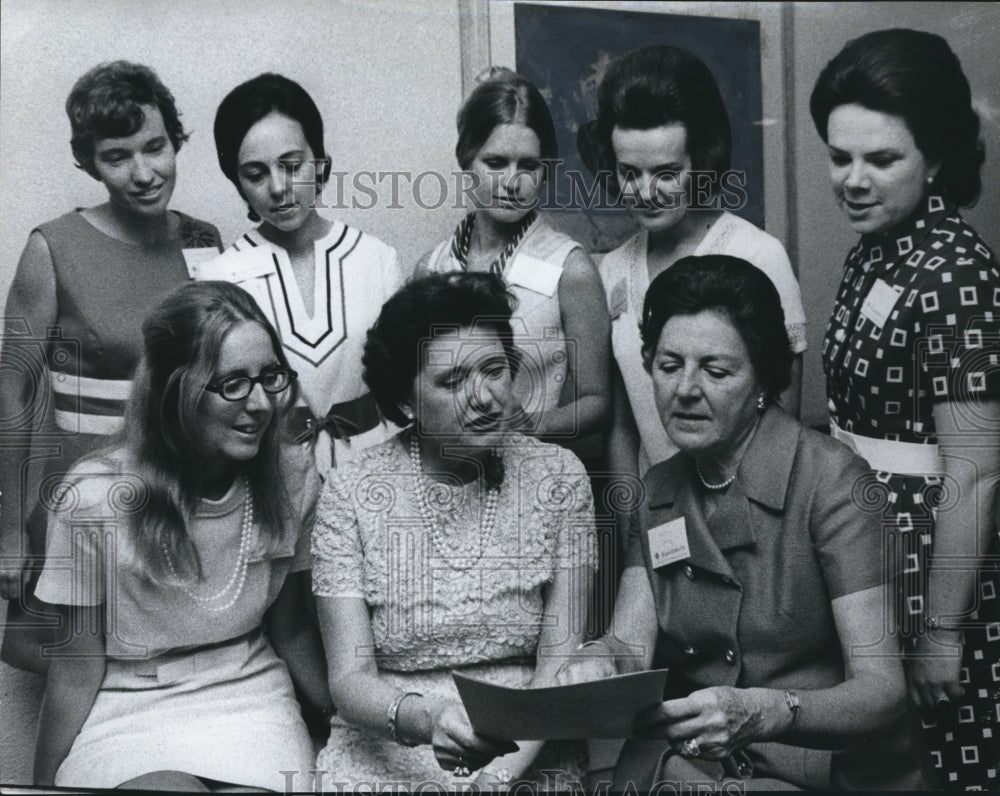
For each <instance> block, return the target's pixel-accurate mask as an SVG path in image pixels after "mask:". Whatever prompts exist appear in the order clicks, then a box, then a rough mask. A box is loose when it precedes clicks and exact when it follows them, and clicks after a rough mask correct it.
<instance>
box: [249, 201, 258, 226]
mask: <svg viewBox="0 0 1000 796" xmlns="http://www.w3.org/2000/svg"><path fill="white" fill-rule="evenodd" d="M247 218H249V219H250V220H251V221H252V222H253V223H254V224H256V223H257V222H259V221H260V216H259V215H257V211H256V210H254V209H253V208H252V207H250V205H249V204H248V205H247Z"/></svg>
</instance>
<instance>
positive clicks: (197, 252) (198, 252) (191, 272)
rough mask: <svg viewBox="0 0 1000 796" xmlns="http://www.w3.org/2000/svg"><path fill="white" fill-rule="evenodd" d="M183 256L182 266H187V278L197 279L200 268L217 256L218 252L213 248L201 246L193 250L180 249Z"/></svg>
mask: <svg viewBox="0 0 1000 796" xmlns="http://www.w3.org/2000/svg"><path fill="white" fill-rule="evenodd" d="M181 254H183V255H184V264H185V265H186V266H187V270H188V276H189V277H191V278H192V279H198V278H199V276H198V274H199V273H200V271H201V266H203V265H204V264H205V263H209V262H211V261H212V260H214V259H215V258H216V257H218V256H219V250H218V249H216V248H215V247H214V246H202V247H198V248H193V249H181Z"/></svg>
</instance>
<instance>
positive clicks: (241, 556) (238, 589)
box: [162, 475, 253, 613]
mask: <svg viewBox="0 0 1000 796" xmlns="http://www.w3.org/2000/svg"><path fill="white" fill-rule="evenodd" d="M243 492H244V494H245V496H246V497H245V498H244V500H243V519H242V521H241V524H240V549H239V553H238V554H237V556H236V565H235V566H234V567H233V573H232V575H230V576H229V580H228V581H226V585H225V586H223V587H222V588H221V589H220V590H219V591H218V592H216V593H215V594H209V595H203V594H197V593H195V592H193V591H191V589H189V588H188V587H187V585H186V584H182V585H181V589H183V590H184V593H185V594H186V595H187V596H188V597H190V598H191V599H192V600H194V601H195V602H196V603H199V604H200V605H201V606H202V608H204V609H205V610H207V611H215V612H217V613H221V612H222V611H226V610H229V609H230V608H232V607H233V605H235V604H236V601H237V600H238V599H239V596H240V595H241V594H242V593H243V586H244V584H245V583H246V579H247V569H248V568H249V564H250V537H251V531H252V530H253V495H251V494H250V483H249V481H248V480H247V477H246V476H245V475H244V476H243ZM162 548H163V555H164V557H165V558H166V561H167V567H168V568H169V569H170V574H171V575H173V576H174V578H177V579H179V576H178V574H177V569H176V567H174V561H173V559H172V558H171V556H170V550H169V549H168V548H167V545H166V543H165V542H164V543H163V544H162ZM234 589H235V590H234ZM230 591H233V595H232V597H230V598H229V599H228V600H227V601H226V602H225V603H224V604H222V605H210V603H215V602H218V601H219V600H221V599H222V598H223V597H225V596H226V595H227V594H228V593H229V592H230Z"/></svg>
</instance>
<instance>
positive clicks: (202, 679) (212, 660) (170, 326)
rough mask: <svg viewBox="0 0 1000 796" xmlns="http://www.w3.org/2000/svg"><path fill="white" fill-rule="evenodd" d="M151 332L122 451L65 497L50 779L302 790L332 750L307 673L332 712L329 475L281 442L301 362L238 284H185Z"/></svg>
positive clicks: (41, 749)
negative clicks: (321, 486)
mask: <svg viewBox="0 0 1000 796" xmlns="http://www.w3.org/2000/svg"><path fill="white" fill-rule="evenodd" d="M142 333H143V346H144V353H143V356H142V359H141V361H140V364H139V368H138V371H137V374H136V377H135V383H134V386H133V390H132V394H131V396H130V398H129V401H128V404H127V407H126V424H125V431H124V434H123V436H122V438H121V441H120V444H119V445H117V446H112V447H109V448H106V449H104V450H103V451H101V452H99V453H97V454H94V455H92V456H90V457H88V458H85V459H83V460H81V461H80V462H78V463H77V464H76V465H75V467H74V468H73V470H72V471H71V472H70V474H69V475H68V477H67V478H66V480H65V481H63V482H62V484H60V485H59V486H58V487H57V488H56V489H55V490H54V491H53V492H52V494H50V495H48V496H47V500H46V502H47V504H48V505H49V512H50V514H49V529H48V544H49V549H50V556H49V558H48V559H47V560H46V565H45V569H44V570H43V572H42V575H41V577H40V579H39V583H38V590H37V593H38V596H39V598H40V599H42V600H44V601H45V602H47V603H50V604H52V605H54V606H56V607H57V609H58V610H59V612H60V613H61V614H62V619H63V623H62V627H63V628H65V630H64V633H63V637H62V638H61V640H60V641H59V643H58V644H56V645H55V646H54V647H52V648H51V649H49V650H48V653H49V655H50V657H51V658H52V663H51V666H50V670H49V677H48V682H47V686H46V692H45V698H44V702H43V706H42V713H41V717H40V721H39V731H38V743H37V747H36V753H35V782H36V784H40V785H51V784H53V783H54V784H56V785H62V786H70V787H96V788H115V787H124V788H146V789H157V790H185V791H192V790H201V791H205V790H221V789H231V788H233V787H237V786H238V787H240V788H242V789H253V790H255V789H267V790H282V789H284V788H285V787H286V777H285V775H284V774H283V773H282V772H284V771H301V772H304V771H308V770H310V769H311V768H312V760H313V758H312V754H313V753H312V743H311V741H310V738H309V734H308V732H307V730H306V726H305V724H304V722H303V719H302V716H301V713H300V709H299V705H298V703H297V702H296V699H295V696H294V693H293V689H292V679H294V680H295V682H296V684H297V685H298V686H299V687H300V689H301V691H302V692H304V693H305V694H306V695H307V696H308V697H309V699H310V700H311V701H313V702H314V703H316V705H317V706H318V707H320V708H322V709H328V708H329V707H330V700H329V696H328V694H327V691H326V686H325V682H324V680H325V664H324V662H323V656H322V649H321V645H320V642H319V636H318V634H317V633H316V631H315V628H314V626H312V625H311V624H310V623H309V620H308V618H307V617H308V615H309V612H308V611H307V610H306V608H307V607H308V603H307V602H306V601H307V600H309V599H310V597H309V594H308V588H307V582H306V580H305V578H304V577H303V575H304V573H305V571H306V570H307V569H308V567H309V566H310V555H309V534H308V528H309V527H310V526H311V515H312V512H313V506H314V503H315V499H316V494H317V491H318V479H317V478H316V477H315V475H314V476H313V478H312V480H311V481H301V480H298V479H296V480H295V481H292V480H290V479H289V478H288V477H287V473H286V471H285V468H284V467H283V462H282V457H281V453H280V448H279V446H278V444H277V439H276V431H277V428H278V424H279V420H280V416H281V414H282V413H283V411H284V410H285V409H286V408H287V407H288V406H291V405H293V404H294V401H295V397H296V394H297V389H296V384H295V376H296V374H295V372H294V371H293V370H291V368H289V366H288V360H287V359H286V357H285V354H284V350H283V348H282V346H281V344H280V342H279V340H278V336H277V334H276V333H275V331H274V329H273V327H272V326H271V325H270V323H269V322H268V321H267V319H266V318H265V317H264V315H263V313H262V312H261V311H260V309H259V308H258V307H257V305H256V303H255V302H254V300H253V298H251V296H250V295H248V294H247V293H246V292H245V291H244V290H242V289H241V288H239V287H237V286H236V285H232V284H230V283H227V282H212V281H210V282H194V283H188V284H186V285H184V286H182V287H181V288H179V289H178V290H176V291H175V292H173V293H172V294H170V295H169V296H168V297H167V298H166V299H164V300H163V302H162V303H161V304H160V305H159V306H158V307H157V308H156V309H155V310H154V311H153V312H152V314H151V315H150V316H149V317H148V318H147V319H146V321H145V323H144V324H143V327H142ZM289 675H291V677H290V676H289Z"/></svg>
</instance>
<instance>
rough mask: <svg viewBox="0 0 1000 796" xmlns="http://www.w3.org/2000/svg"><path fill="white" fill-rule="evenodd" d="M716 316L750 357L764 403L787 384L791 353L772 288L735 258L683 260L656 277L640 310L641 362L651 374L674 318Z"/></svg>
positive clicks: (756, 270) (778, 300) (716, 256)
mask: <svg viewBox="0 0 1000 796" xmlns="http://www.w3.org/2000/svg"><path fill="white" fill-rule="evenodd" d="M705 310H718V311H720V312H722V313H724V314H725V315H726V316H727V317H728V318H729V320H730V322H732V324H733V327H734V328H735V329H736V331H737V332H738V333H739V335H740V337H741V338H742V339H743V343H744V345H746V347H747V351H749V352H750V363H751V364H752V365H753V369H754V371H755V372H756V374H757V378H758V379H760V383H761V384H762V385H763V387H764V391H765V393H766V398H767V400H769V401H773V400H777V398H778V396H779V395H780V394H781V393H782V392H783V391H784V390H785V389H786V388H787V387H788V385H789V384H790V383H791V380H792V357H793V354H792V350H791V344H790V343H789V340H788V332H787V331H786V330H785V313H784V310H782V308H781V298H780V297H779V295H778V291H777V288H775V286H774V284H773V283H772V282H771V280H770V279H769V278H768V277H767V275H766V274H765V273H764V272H763V271H761V270H760V269H759V268H757V267H756V266H753V265H751V264H750V263H748V262H747V261H746V260H741V259H740V258H739V257H730V256H729V255H726V254H706V255H701V256H697V257H695V256H691V257H682V258H681V259H680V260H678V261H677V262H676V263H674V264H673V265H672V266H670V268H668V269H667V270H666V271H664V272H663V273H661V274H660V275H659V276H657V277H656V278H655V279H654V280H653V281H652V283H651V284H650V286H649V290H647V291H646V299H645V302H644V303H643V310H642V327H641V331H642V356H643V362H644V363H645V365H646V370H647V371H648V370H650V367H651V365H652V359H653V353H654V351H655V350H656V344H657V342H659V339H660V333H661V332H662V331H663V327H664V326H665V325H666V323H667V321H669V320H670V319H671V318H672V317H674V316H675V315H697V314H698V313H699V312H703V311H705Z"/></svg>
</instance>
